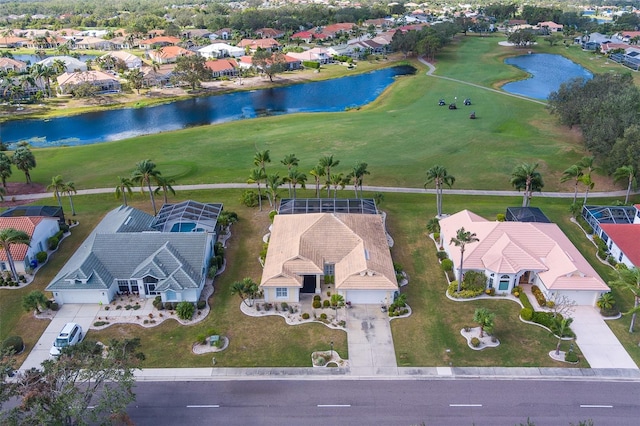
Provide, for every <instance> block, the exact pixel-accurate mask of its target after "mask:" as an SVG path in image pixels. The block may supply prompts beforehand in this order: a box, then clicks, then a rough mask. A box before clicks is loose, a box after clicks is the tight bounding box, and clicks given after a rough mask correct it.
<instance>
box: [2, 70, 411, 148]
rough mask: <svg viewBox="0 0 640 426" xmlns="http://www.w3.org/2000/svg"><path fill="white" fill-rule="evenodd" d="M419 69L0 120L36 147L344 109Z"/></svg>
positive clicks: (11, 134) (11, 136) (5, 130)
mask: <svg viewBox="0 0 640 426" xmlns="http://www.w3.org/2000/svg"><path fill="white" fill-rule="evenodd" d="M414 73H415V68H413V67H411V66H396V67H392V68H384V69H381V70H377V71H372V72H369V73H364V74H358V75H355V76H349V77H342V78H338V79H333V80H325V81H318V82H313V83H304V84H297V85H293V86H287V87H277V88H271V89H262V90H253V91H247V92H234V93H229V94H225V95H217V96H208V97H201V98H192V99H187V100H181V101H176V102H172V103H168V104H163V105H156V106H151V107H145V108H125V109H117V110H109V111H97V112H89V113H84V114H80V115H74V116H70V117H58V118H52V119H50V120H16V121H8V122H5V123H0V134H1V135H2V140H3V141H4V142H5V143H7V144H9V146H11V145H12V144H15V143H16V142H19V141H22V140H26V141H28V142H29V143H30V144H31V145H32V146H34V147H49V146H73V145H85V144H92V143H98V142H106V141H114V140H121V139H127V138H131V137H134V136H139V135H145V134H152V133H160V132H166V131H171V130H178V129H183V128H187V127H193V126H202V125H207V124H216V123H223V122H228V121H233V120H242V119H248V118H255V117H263V116H271V115H282V114H292V113H297V112H337V111H344V110H345V109H347V108H356V107H359V106H362V105H365V104H368V103H369V102H372V101H373V100H375V99H376V98H377V97H378V96H379V95H380V94H381V93H382V92H383V91H384V90H385V89H386V88H387V87H388V86H389V85H390V84H391V83H393V81H394V79H395V77H397V76H401V75H409V74H414Z"/></svg>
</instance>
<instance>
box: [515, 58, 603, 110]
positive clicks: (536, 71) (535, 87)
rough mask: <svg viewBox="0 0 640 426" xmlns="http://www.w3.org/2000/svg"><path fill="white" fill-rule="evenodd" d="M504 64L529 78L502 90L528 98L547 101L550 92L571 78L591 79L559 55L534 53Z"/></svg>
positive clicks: (580, 67) (588, 73) (583, 69)
mask: <svg viewBox="0 0 640 426" xmlns="http://www.w3.org/2000/svg"><path fill="white" fill-rule="evenodd" d="M504 62H505V63H506V64H509V65H513V66H515V67H518V68H520V69H521V70H524V71H526V72H528V73H529V74H531V77H529V78H527V79H526V80H520V81H514V82H512V83H507V84H505V85H504V86H502V89H503V90H504V91H505V92H509V93H513V94H516V95H522V96H526V97H528V98H534V99H547V98H548V97H549V95H550V94H551V92H555V91H556V90H558V89H559V88H560V85H561V84H562V83H564V82H566V81H568V80H571V79H572V78H575V77H582V78H584V79H585V80H590V79H592V78H593V74H591V72H590V71H589V70H587V69H586V68H584V67H582V66H581V65H578V64H576V63H575V62H572V61H570V60H569V59H567V58H565V57H564V56H561V55H552V54H549V53H534V54H530V55H521V56H515V57H512V58H507V59H505V61H504Z"/></svg>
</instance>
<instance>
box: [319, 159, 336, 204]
mask: <svg viewBox="0 0 640 426" xmlns="http://www.w3.org/2000/svg"><path fill="white" fill-rule="evenodd" d="M318 164H319V165H320V166H322V167H323V168H324V169H325V170H326V172H325V176H326V177H327V182H328V183H330V182H331V168H332V167H337V166H338V164H340V160H334V159H333V155H326V156H324V157H322V158H321V159H320V161H319V162H318ZM330 190H331V188H330V187H329V185H327V198H328V197H329V191H330Z"/></svg>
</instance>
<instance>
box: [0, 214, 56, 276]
mask: <svg viewBox="0 0 640 426" xmlns="http://www.w3.org/2000/svg"><path fill="white" fill-rule="evenodd" d="M7 228H14V229H17V230H18V231H23V232H25V233H26V234H27V235H29V237H30V238H31V244H29V245H26V244H13V245H11V249H10V250H11V257H12V258H13V264H14V266H15V267H16V271H17V272H18V273H19V274H23V273H25V271H26V269H28V268H30V267H31V266H36V264H33V265H32V262H35V259H36V254H37V253H38V252H41V251H47V250H48V244H47V240H48V239H49V238H50V237H53V236H54V235H55V234H56V233H57V232H58V231H60V223H59V222H58V218H57V217H44V216H23V217H0V229H7ZM0 270H2V271H8V270H10V266H9V263H8V261H7V255H6V253H5V252H4V250H0Z"/></svg>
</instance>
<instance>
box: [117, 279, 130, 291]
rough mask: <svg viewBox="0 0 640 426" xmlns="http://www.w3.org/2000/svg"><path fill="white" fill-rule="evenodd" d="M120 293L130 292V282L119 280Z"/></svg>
mask: <svg viewBox="0 0 640 426" xmlns="http://www.w3.org/2000/svg"><path fill="white" fill-rule="evenodd" d="M118 291H119V292H120V293H124V292H126V291H129V280H118Z"/></svg>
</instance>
